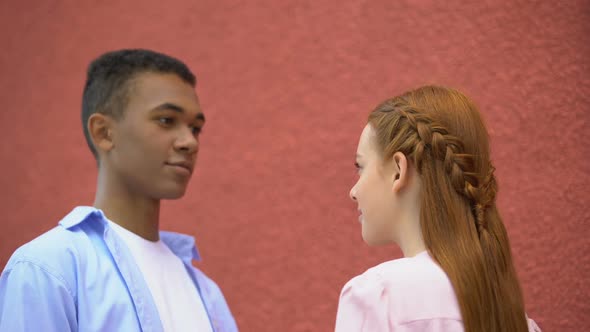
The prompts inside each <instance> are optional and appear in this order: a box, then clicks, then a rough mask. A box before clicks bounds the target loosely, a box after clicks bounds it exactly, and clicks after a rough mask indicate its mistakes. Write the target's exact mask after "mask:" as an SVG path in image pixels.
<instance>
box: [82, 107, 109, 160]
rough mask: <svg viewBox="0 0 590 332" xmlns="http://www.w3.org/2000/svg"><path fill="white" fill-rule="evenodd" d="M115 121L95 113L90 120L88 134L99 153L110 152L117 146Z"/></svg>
mask: <svg viewBox="0 0 590 332" xmlns="http://www.w3.org/2000/svg"><path fill="white" fill-rule="evenodd" d="M113 124H114V121H113V119H112V118H111V117H110V116H108V115H105V114H101V113H94V114H92V115H91V116H90V118H88V124H87V125H88V133H89V134H90V138H91V140H92V144H94V148H95V149H96V151H97V152H100V151H103V152H108V151H110V150H112V149H113V147H114V146H115V144H114V141H113Z"/></svg>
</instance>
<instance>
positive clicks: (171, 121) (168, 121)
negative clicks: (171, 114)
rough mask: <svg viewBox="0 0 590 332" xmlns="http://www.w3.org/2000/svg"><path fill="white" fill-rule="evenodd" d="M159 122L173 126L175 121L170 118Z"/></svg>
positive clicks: (164, 118)
mask: <svg viewBox="0 0 590 332" xmlns="http://www.w3.org/2000/svg"><path fill="white" fill-rule="evenodd" d="M158 121H159V122H160V123H162V124H165V125H171V124H173V123H174V119H173V118H168V117H163V118H159V119H158Z"/></svg>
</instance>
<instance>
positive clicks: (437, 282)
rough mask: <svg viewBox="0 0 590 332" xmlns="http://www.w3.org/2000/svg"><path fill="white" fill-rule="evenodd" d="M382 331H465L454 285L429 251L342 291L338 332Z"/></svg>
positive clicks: (532, 327) (535, 330) (372, 272)
mask: <svg viewBox="0 0 590 332" xmlns="http://www.w3.org/2000/svg"><path fill="white" fill-rule="evenodd" d="M528 324H529V331H530V332H540V331H541V330H540V329H539V327H538V326H537V325H536V324H535V322H534V321H532V320H530V319H529V320H528ZM381 331H383V332H385V331H395V332H398V331H403V332H418V331H420V332H421V331H445V332H455V331H457V332H463V322H462V320H461V311H460V309H459V304H458V303H457V299H456V297H455V293H454V291H453V286H452V285H451V282H450V281H449V278H448V277H447V275H446V273H445V272H444V271H443V270H442V269H441V268H440V266H439V265H438V264H436V263H435V262H434V260H433V259H432V258H431V257H430V255H429V254H428V252H427V251H424V252H422V253H420V254H418V255H416V256H414V257H409V258H401V259H396V260H393V261H389V262H385V263H382V264H380V265H377V266H375V267H373V268H371V269H369V270H367V271H366V272H365V273H363V274H361V275H360V276H357V277H355V278H353V279H352V280H350V281H349V282H348V283H347V284H346V285H345V286H344V288H343V289H342V293H341V294H340V302H339V304H338V313H337V315H336V332H381Z"/></svg>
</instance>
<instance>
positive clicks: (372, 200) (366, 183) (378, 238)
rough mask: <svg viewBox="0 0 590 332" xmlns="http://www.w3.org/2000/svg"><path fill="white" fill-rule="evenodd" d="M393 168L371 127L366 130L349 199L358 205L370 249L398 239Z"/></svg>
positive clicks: (358, 149) (357, 158) (360, 141)
mask: <svg viewBox="0 0 590 332" xmlns="http://www.w3.org/2000/svg"><path fill="white" fill-rule="evenodd" d="M393 164H394V163H393V161H390V162H387V161H386V162H384V161H383V158H382V157H381V154H380V153H379V152H378V151H377V146H376V142H375V133H374V130H373V128H372V126H371V125H369V124H368V125H367V126H365V128H364V130H363V132H362V134H361V137H360V140H359V144H358V148H357V153H356V166H357V169H358V175H359V177H358V181H357V182H356V184H355V185H354V186H353V187H352V189H351V190H350V198H351V199H352V200H353V201H355V202H356V203H357V204H358V210H359V212H360V216H359V221H360V223H361V226H362V235H363V240H364V241H365V242H366V243H367V244H368V245H381V244H388V243H391V242H393V239H394V238H395V234H394V233H395V231H394V229H395V228H394V224H395V220H396V218H395V217H396V211H398V207H397V200H396V197H395V194H394V191H393V180H394V179H395V167H394V165H393Z"/></svg>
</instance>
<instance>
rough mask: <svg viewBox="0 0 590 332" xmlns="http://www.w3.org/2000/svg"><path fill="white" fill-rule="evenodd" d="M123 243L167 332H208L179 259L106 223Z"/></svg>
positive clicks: (204, 315)
mask: <svg viewBox="0 0 590 332" xmlns="http://www.w3.org/2000/svg"><path fill="white" fill-rule="evenodd" d="M109 225H110V226H111V228H112V229H113V230H114V231H115V233H117V235H118V236H119V237H120V238H121V239H122V240H123V242H125V244H126V245H127V247H128V248H129V250H130V251H131V254H132V256H133V258H134V259H135V263H136V264H137V266H138V267H139V270H140V271H141V273H142V274H143V278H144V280H145V281H146V283H147V286H148V288H149V289H150V292H151V294H152V297H153V299H154V302H155V303H156V307H157V308H158V313H159V314H160V321H161V322H162V326H163V327H164V331H167V332H181V331H199V332H212V329H211V323H210V322H209V317H208V315H207V311H206V310H205V306H204V305H203V301H202V300H201V296H200V295H199V292H198V291H197V288H196V286H195V284H194V283H193V281H192V279H191V277H190V276H189V274H188V272H187V271H186V268H185V266H184V264H183V263H182V261H181V260H180V258H178V256H176V255H175V254H174V253H173V252H172V251H171V250H170V248H168V246H166V244H164V243H163V242H162V240H159V241H157V242H152V241H148V240H146V239H144V238H142V237H140V236H138V235H137V234H135V233H132V232H130V231H128V230H126V229H125V228H123V227H121V226H119V225H117V224H116V223H114V222H112V221H110V220H109Z"/></svg>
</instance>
